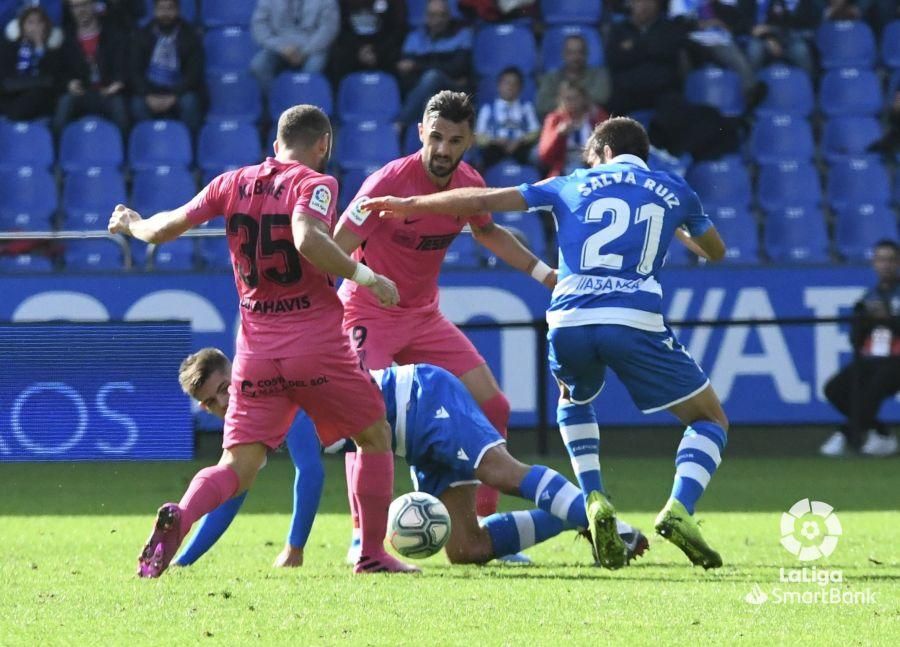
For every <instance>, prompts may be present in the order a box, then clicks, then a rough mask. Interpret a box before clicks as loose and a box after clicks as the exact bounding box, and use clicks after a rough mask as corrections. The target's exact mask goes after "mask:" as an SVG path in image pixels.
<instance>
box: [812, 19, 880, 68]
mask: <svg viewBox="0 0 900 647" xmlns="http://www.w3.org/2000/svg"><path fill="white" fill-rule="evenodd" d="M816 47H817V48H818V50H819V62H820V64H821V66H822V68H823V69H826V70H830V69H834V68H838V67H872V65H874V64H875V34H874V33H872V28H871V27H869V25H867V24H866V23H865V22H863V21H862V20H841V21H832V20H826V21H825V22H823V23H822V24H821V25H819V28H818V29H817V30H816Z"/></svg>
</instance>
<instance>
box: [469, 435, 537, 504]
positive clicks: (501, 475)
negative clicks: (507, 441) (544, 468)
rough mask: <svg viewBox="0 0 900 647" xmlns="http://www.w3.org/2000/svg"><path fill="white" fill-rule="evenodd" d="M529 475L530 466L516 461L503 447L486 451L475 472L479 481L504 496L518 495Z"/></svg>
mask: <svg viewBox="0 0 900 647" xmlns="http://www.w3.org/2000/svg"><path fill="white" fill-rule="evenodd" d="M527 473H528V466H527V465H525V464H524V463H520V462H519V461H518V460H516V459H515V458H514V457H513V455H512V454H510V453H509V451H508V450H507V449H506V447H504V446H502V445H498V446H497V447H492V448H491V449H489V450H488V451H486V452H485V454H484V456H483V457H482V459H481V462H480V463H479V464H478V469H477V470H475V476H476V477H478V480H480V481H481V482H482V483H484V484H485V485H490V486H491V487H493V488H495V489H497V490H500V491H501V492H503V493H504V494H518V492H519V485H520V484H521V483H522V479H523V478H525V475H526V474H527Z"/></svg>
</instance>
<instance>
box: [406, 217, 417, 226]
mask: <svg viewBox="0 0 900 647" xmlns="http://www.w3.org/2000/svg"><path fill="white" fill-rule="evenodd" d="M420 220H421V218H416V219H415V220H411V219H409V218H404V219H403V224H404V225H414V224H415V223H417V222H419V221H420Z"/></svg>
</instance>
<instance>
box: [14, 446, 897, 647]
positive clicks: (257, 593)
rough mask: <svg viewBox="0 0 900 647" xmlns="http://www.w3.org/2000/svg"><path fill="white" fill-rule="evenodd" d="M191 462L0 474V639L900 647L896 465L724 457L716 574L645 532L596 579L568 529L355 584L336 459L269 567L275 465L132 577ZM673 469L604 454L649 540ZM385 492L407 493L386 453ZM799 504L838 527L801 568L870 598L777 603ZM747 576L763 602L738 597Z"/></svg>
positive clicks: (19, 467)
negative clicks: (281, 564)
mask: <svg viewBox="0 0 900 647" xmlns="http://www.w3.org/2000/svg"><path fill="white" fill-rule="evenodd" d="M200 466H201V464H200V463H168V464H165V463H150V464H127V463H118V464H64V465H52V464H39V465H38V464H5V465H0V492H2V497H0V550H2V556H0V645H4V646H5V645H55V644H61V645H69V644H71V645H129V646H130V645H145V644H147V645H149V644H157V645H181V644H184V645H198V644H210V645H213V644H223V645H238V644H242V645H250V644H253V645H256V644H279V645H287V644H291V645H330V644H338V643H341V644H346V645H354V646H355V645H529V646H540V645H569V644H572V645H576V644H578V645H583V644H636V645H643V644H650V643H652V644H657V645H671V644H679V643H682V644H687V643H690V644H698V645H704V644H713V645H721V644H727V645H732V644H747V645H752V644H762V643H764V644H766V645H780V644H785V645H832V644H833V645H867V646H868V645H890V644H893V645H896V644H900V592H898V589H900V586H898V584H900V519H898V514H897V504H898V502H900V470H898V466H900V463H898V461H897V460H884V461H866V460H859V459H856V460H846V461H837V462H832V461H826V460H820V459H811V458H810V459H774V458H759V459H749V458H734V459H731V460H726V461H725V462H724V463H723V465H722V469H721V470H720V471H719V473H718V474H717V475H716V477H715V479H714V480H713V482H712V485H711V488H710V491H709V493H708V494H707V495H706V496H705V497H704V499H703V501H701V506H700V510H699V516H700V517H701V518H702V519H704V520H705V523H704V528H705V532H706V536H707V538H708V539H709V541H710V542H711V543H712V544H713V546H714V547H716V548H717V549H718V550H719V551H720V552H721V553H722V556H723V558H724V560H725V566H724V567H723V568H721V569H719V570H717V571H710V572H704V571H702V570H700V569H697V568H692V567H691V565H690V564H689V563H688V562H687V560H686V559H685V558H684V557H683V556H682V555H681V554H680V553H679V552H677V550H676V549H674V548H673V547H672V546H670V545H668V544H667V543H666V542H664V541H663V540H661V539H658V538H654V537H651V550H650V552H649V553H648V554H647V555H646V556H645V557H644V558H643V559H641V560H639V561H637V562H636V563H634V564H633V565H632V566H630V567H628V568H625V569H622V570H620V571H616V572H609V571H604V570H601V569H599V568H595V567H593V566H592V565H591V559H590V551H589V548H588V546H587V544H586V543H584V542H581V541H576V540H575V538H574V535H573V534H572V533H567V534H564V535H562V536H560V537H557V538H555V539H553V540H551V541H549V542H547V543H546V544H543V545H541V546H538V547H536V548H534V549H532V550H530V551H528V552H529V554H530V555H531V556H532V558H533V559H534V560H535V565H534V566H532V567H512V566H503V565H488V566H484V567H460V566H453V567H451V566H450V565H449V564H447V562H446V559H445V558H444V557H443V555H442V554H441V555H439V556H436V557H433V558H431V559H429V560H424V561H422V562H421V565H422V567H423V568H424V570H425V573H424V574H423V575H421V576H416V577H397V576H393V577H392V576H381V575H378V576H367V577H354V576H353V575H351V573H350V569H349V567H348V566H346V565H345V564H344V563H343V561H342V560H343V557H344V554H345V551H346V548H347V540H348V537H349V521H348V518H347V514H346V499H345V493H344V485H343V463H342V460H341V459H339V458H337V459H336V458H332V457H329V458H328V459H326V467H327V470H328V475H327V479H326V486H325V494H324V496H323V501H322V507H321V510H320V514H319V517H318V519H317V520H316V524H315V526H314V528H313V534H312V537H311V538H310V543H309V545H308V546H307V549H306V565H305V566H303V567H302V568H300V569H295V570H275V569H273V568H271V566H270V564H271V562H272V560H273V559H274V557H275V555H276V554H277V553H278V551H279V550H280V548H281V546H282V542H283V539H284V536H285V533H286V531H287V524H288V519H289V512H290V496H291V494H290V490H291V482H292V481H291V479H292V466H291V465H290V463H289V461H287V460H286V459H285V458H284V457H281V456H278V457H275V458H274V459H273V460H271V461H270V462H269V465H268V467H266V469H265V470H263V472H262V474H261V475H260V478H259V480H258V482H257V487H256V488H255V489H254V491H253V492H251V494H250V496H249V497H248V500H247V504H246V505H245V508H244V510H243V511H242V513H241V514H240V515H239V516H238V517H237V519H236V520H235V523H234V524H233V526H232V527H231V529H230V530H229V531H228V532H227V533H226V534H225V536H224V537H223V539H222V541H221V542H220V543H219V544H218V545H217V546H216V547H215V548H214V549H213V550H212V551H211V552H210V553H209V554H208V555H207V556H206V557H204V558H203V559H202V560H201V561H199V562H198V563H197V564H196V565H194V566H193V567H190V568H188V569H174V570H172V571H170V572H169V573H167V574H166V575H165V576H164V577H163V578H162V579H160V580H157V581H141V580H138V579H137V578H136V577H135V576H134V570H135V561H136V555H137V553H138V550H139V547H140V546H141V544H142V542H143V541H144V539H145V538H146V535H147V533H148V532H149V529H150V525H151V522H152V518H153V513H154V510H155V509H156V507H157V506H158V505H159V504H161V503H162V502H164V501H166V500H169V499H176V500H177V498H178V497H179V496H180V494H181V492H182V490H183V488H184V486H185V484H186V483H187V481H188V479H189V478H190V476H191V475H192V474H193V472H194V471H195V470H196V469H197V468H198V467H200ZM554 466H555V467H557V468H559V469H561V470H563V472H564V473H569V469H568V466H567V465H566V464H565V463H563V462H560V461H554ZM672 469H673V468H672V464H671V459H663V458H645V459H627V458H615V459H607V460H605V461H604V474H605V479H606V481H607V486H608V488H609V489H610V491H611V492H612V493H613V494H614V497H615V499H614V500H615V503H616V505H617V506H618V508H619V510H620V513H621V516H622V517H623V518H625V519H627V520H629V521H630V522H632V523H634V524H636V525H638V526H639V527H641V528H643V529H644V530H645V532H648V534H649V530H650V529H651V524H652V521H653V518H654V516H655V513H656V511H657V509H658V508H659V507H660V506H661V505H662V503H663V502H664V500H665V498H666V496H667V494H668V490H669V488H670V483H671V477H672ZM397 483H398V485H397V491H398V493H399V492H402V491H404V490H407V489H409V482H408V480H407V477H406V469H405V466H404V465H401V464H400V463H398V465H397ZM805 497H810V498H812V499H818V500H821V501H826V502H828V503H830V504H831V505H833V506H834V507H835V511H836V513H837V514H838V515H839V517H840V520H841V523H842V525H843V536H842V537H841V539H840V541H839V543H838V546H837V549H836V550H835V552H834V553H833V554H832V555H831V556H830V557H829V558H827V559H824V560H820V561H818V562H815V566H816V568H817V569H819V570H822V569H829V570H834V569H840V570H841V572H842V577H843V582H842V583H840V584H835V585H829V586H835V587H837V588H839V589H840V590H841V591H843V592H847V591H849V592H865V591H866V590H868V591H870V592H871V593H873V594H874V596H875V601H874V603H871V604H822V603H818V604H804V603H799V602H790V603H788V602H786V601H785V600H784V598H783V597H779V599H780V600H781V602H780V603H779V602H778V601H776V599H775V594H774V590H775V589H779V590H781V591H782V593H783V592H785V591H797V592H803V591H816V590H818V589H819V588H820V587H819V586H818V585H817V584H814V583H813V584H810V583H805V584H803V583H800V584H798V583H782V582H780V581H779V569H780V568H782V567H784V568H788V569H791V568H797V567H799V566H801V564H800V563H799V562H797V560H796V559H795V558H794V557H793V556H791V555H790V554H789V553H788V552H787V551H786V550H785V549H784V548H782V547H781V545H780V544H779V539H780V531H779V523H780V518H781V513H782V512H783V511H785V510H787V509H788V508H789V507H790V506H791V505H792V504H793V503H794V502H795V501H797V500H798V499H802V498H805ZM501 506H502V507H503V508H504V509H508V508H512V507H525V506H523V505H520V502H519V501H517V500H514V499H508V498H506V499H504V500H503V501H502V503H501ZM757 585H758V586H759V590H762V591H763V592H767V593H768V594H769V596H770V597H769V599H768V600H767V601H766V602H764V603H762V604H759V605H754V604H750V603H749V602H747V601H746V600H745V596H747V594H748V593H750V592H751V591H754V590H756V589H755V587H756V586H757Z"/></svg>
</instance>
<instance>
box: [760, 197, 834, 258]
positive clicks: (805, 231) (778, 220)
mask: <svg viewBox="0 0 900 647" xmlns="http://www.w3.org/2000/svg"><path fill="white" fill-rule="evenodd" d="M764 240H765V245H766V252H767V253H768V255H769V258H771V259H772V260H773V261H776V262H782V263H826V262H828V260H829V258H828V232H827V231H826V229H825V216H824V215H823V214H822V210H821V209H820V208H819V207H817V206H814V205H807V206H797V207H788V208H785V209H776V210H773V211H768V212H766V219H765V233H764Z"/></svg>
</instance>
